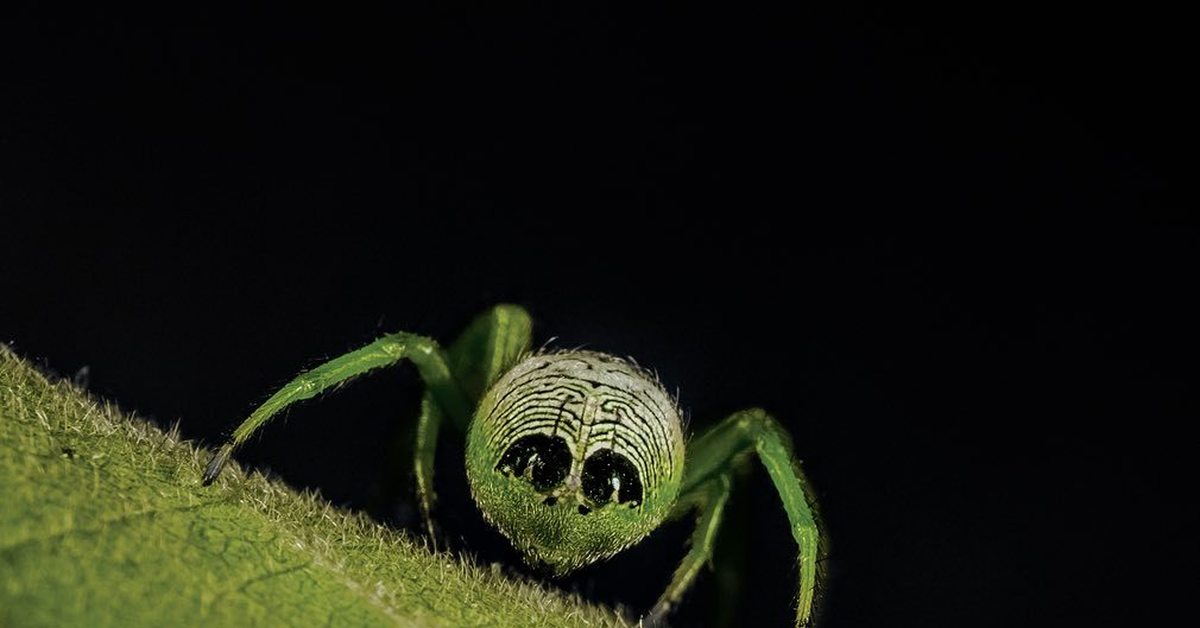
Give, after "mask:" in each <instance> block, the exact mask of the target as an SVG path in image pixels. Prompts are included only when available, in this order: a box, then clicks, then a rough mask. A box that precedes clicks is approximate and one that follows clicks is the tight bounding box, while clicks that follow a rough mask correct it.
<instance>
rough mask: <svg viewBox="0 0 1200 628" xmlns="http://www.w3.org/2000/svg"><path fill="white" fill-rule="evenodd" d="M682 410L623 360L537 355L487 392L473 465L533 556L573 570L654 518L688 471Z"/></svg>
mask: <svg viewBox="0 0 1200 628" xmlns="http://www.w3.org/2000/svg"><path fill="white" fill-rule="evenodd" d="M683 454H684V449H683V431H682V428H681V426H680V421H679V411H678V410H677V409H676V407H675V403H674V401H673V400H672V399H671V397H670V396H669V395H667V393H666V391H664V390H663V389H662V386H661V385H660V384H659V383H658V382H657V381H656V380H655V379H654V378H653V377H651V376H650V375H649V374H647V373H645V372H644V371H642V370H641V369H640V368H638V367H636V366H634V365H632V364H630V363H629V362H626V361H624V360H621V359H618V358H614V357H612V356H608V355H604V354H601V353H595V352H591V351H573V352H565V353H551V354H542V355H534V356H530V357H527V358H525V359H523V360H522V361H520V362H518V363H517V364H516V365H515V366H513V367H512V368H511V369H509V370H508V371H507V372H506V373H505V374H504V375H503V376H501V377H500V379H499V380H497V381H496V383H495V384H494V385H493V386H492V387H491V388H490V389H489V390H488V392H487V393H486V394H484V396H483V398H482V400H480V402H479V407H478V408H477V409H476V411H475V417H474V420H473V421H472V422H471V428H470V432H469V434H468V437H467V477H468V478H469V480H470V482H471V492H472V494H473V495H474V496H475V501H476V502H477V503H478V504H479V507H480V509H481V510H482V511H483V513H484V515H485V516H486V517H487V518H488V519H489V520H490V521H491V522H492V523H493V524H494V525H495V526H496V527H497V528H499V529H500V531H501V532H503V533H504V535H505V536H507V537H508V538H509V539H510V540H511V541H512V542H513V544H514V545H515V546H516V547H517V548H518V549H519V550H521V552H522V553H523V554H525V556H526V558H527V559H528V560H529V561H530V562H533V563H538V564H544V565H546V566H548V567H549V568H550V569H551V570H552V571H554V572H556V573H565V572H568V571H571V570H574V569H577V568H579V567H582V566H583V565H586V564H588V563H591V562H594V561H596V560H599V559H601V558H605V557H608V556H611V555H612V554H615V553H617V552H619V551H621V550H622V549H624V548H625V547H628V546H629V545H632V544H633V543H636V542H638V541H639V540H641V539H642V537H644V536H645V535H647V534H649V533H650V531H651V530H653V529H655V528H657V527H658V526H659V524H661V523H662V521H663V519H664V518H666V516H667V514H668V513H669V512H670V510H671V506H672V505H674V502H675V497H676V495H677V494H678V492H679V482H680V479H681V478H682V476H683V459H684V455H683Z"/></svg>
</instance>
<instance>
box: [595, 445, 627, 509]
mask: <svg viewBox="0 0 1200 628" xmlns="http://www.w3.org/2000/svg"><path fill="white" fill-rule="evenodd" d="M582 481H583V494H584V495H587V498H588V499H590V500H592V502H593V503H595V504H596V505H597V506H600V505H603V504H607V503H608V502H610V501H612V499H613V493H614V492H615V493H616V499H617V502H618V503H621V504H624V503H628V504H629V505H630V506H637V505H638V504H641V503H642V481H641V480H640V479H638V474H637V469H636V468H634V466H633V463H632V462H630V461H629V459H628V458H626V457H625V456H622V455H621V454H619V453H616V452H614V451H612V450H611V449H601V450H600V451H597V452H596V453H594V454H592V456H591V457H590V458H588V459H587V460H585V461H584V463H583V478H582Z"/></svg>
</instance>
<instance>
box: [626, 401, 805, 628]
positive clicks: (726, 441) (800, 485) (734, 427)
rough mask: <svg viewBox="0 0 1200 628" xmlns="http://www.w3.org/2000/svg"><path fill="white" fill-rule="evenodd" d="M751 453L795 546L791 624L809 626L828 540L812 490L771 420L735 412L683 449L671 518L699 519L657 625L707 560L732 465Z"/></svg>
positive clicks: (758, 413) (653, 616)
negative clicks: (690, 514)
mask: <svg viewBox="0 0 1200 628" xmlns="http://www.w3.org/2000/svg"><path fill="white" fill-rule="evenodd" d="M751 452H753V453H755V454H757V456H758V459H759V461H761V462H762V464H763V466H764V467H766V469H767V474H768V475H769V476H770V477H771V482H772V483H773V484H774V485H775V490H776V491H778V492H779V498H780V500H781V501H782V502H783V508H784V510H785V511H786V512H787V516H788V522H789V523H790V524H791V530H792V537H793V538H794V539H795V540H796V544H797V545H798V546H799V556H798V563H799V568H800V587H799V589H800V590H799V595H798V597H797V601H796V625H797V626H810V625H811V624H812V620H813V609H814V605H815V602H816V597H817V591H818V585H819V581H820V578H821V575H822V574H821V569H820V560H821V557H822V556H823V554H824V553H825V551H826V548H825V546H826V545H827V541H826V539H825V537H824V535H823V533H822V531H821V529H820V528H819V526H818V523H817V517H816V500H815V499H814V497H813V494H812V490H811V486H810V485H809V483H808V480H807V479H806V478H805V476H804V473H803V472H802V471H801V470H800V464H799V462H798V461H797V460H795V458H794V457H793V456H792V446H791V438H790V437H789V436H788V434H787V431H786V430H784V429H783V426H781V425H780V424H779V422H778V421H776V420H775V419H774V418H773V417H771V416H770V415H769V414H767V413H766V412H764V411H763V410H760V409H757V408H755V409H750V410H743V411H741V412H737V413H735V414H733V415H732V416H730V417H729V418H727V419H725V420H724V421H722V422H721V423H719V424H718V425H716V426H715V427H713V428H712V429H710V430H709V431H707V432H705V433H704V434H703V435H702V436H700V437H699V438H697V439H696V440H695V441H694V442H692V443H690V444H689V445H688V458H687V466H686V467H685V469H684V478H683V484H682V486H681V490H680V498H679V499H680V501H679V505H678V506H677V508H676V510H677V512H676V513H674V514H676V515H682V514H684V513H686V512H687V511H690V510H692V509H696V510H698V511H699V518H698V520H697V524H696V530H695V532H694V533H693V535H692V547H691V549H690V550H689V552H688V554H687V556H685V557H684V559H683V562H682V563H680V565H679V568H678V569H676V571H675V575H674V576H673V577H672V580H671V584H670V585H669V586H668V587H667V590H666V591H665V592H664V593H663V595H662V597H661V598H659V601H658V603H657V604H655V606H654V608H653V609H652V610H651V611H650V615H649V619H650V620H651V621H652V622H653V621H657V620H659V619H661V618H663V617H665V616H666V614H667V612H668V611H669V610H670V608H671V607H672V606H673V605H674V604H676V603H677V602H678V601H679V599H680V598H681V597H682V595H683V593H684V591H686V590H687V588H688V587H689V586H690V585H691V583H692V581H693V580H695V578H696V576H697V575H698V574H699V571H700V568H701V567H702V566H703V565H704V564H705V563H707V562H708V561H709V560H711V558H712V551H713V543H714V540H715V537H716V533H717V530H718V529H719V527H720V524H721V515H722V512H723V510H724V507H725V502H726V501H727V500H728V497H729V493H730V492H731V490H732V489H731V486H732V484H731V481H730V476H731V474H732V472H733V470H734V467H735V463H736V461H737V460H738V459H739V458H741V457H742V456H744V455H746V454H749V453H751Z"/></svg>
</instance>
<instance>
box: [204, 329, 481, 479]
mask: <svg viewBox="0 0 1200 628" xmlns="http://www.w3.org/2000/svg"><path fill="white" fill-rule="evenodd" d="M404 359H409V360H412V362H413V364H414V365H416V367H417V372H418V373H420V375H421V379H423V380H424V381H425V386H426V387H427V388H428V390H429V392H430V393H431V394H433V395H434V397H436V398H437V401H438V404H439V405H441V406H442V407H443V408H445V409H446V410H447V411H448V412H450V413H451V414H452V415H454V416H455V417H461V419H460V420H462V421H463V422H464V423H465V422H466V421H467V420H469V412H470V410H471V408H470V406H469V405H468V403H467V400H466V398H465V397H463V394H462V391H460V390H459V388H458V385H457V383H456V382H455V381H454V377H453V376H452V375H451V373H450V367H449V365H448V363H447V360H446V355H445V353H443V351H442V349H441V347H439V346H438V344H437V342H435V341H434V340H433V339H431V338H426V337H424V336H418V335H416V334H410V333H407V332H399V333H395V334H388V335H387V336H384V337H382V338H380V339H379V340H376V341H375V342H372V343H371V344H369V345H367V346H365V347H362V348H361V349H356V350H354V351H351V352H349V353H346V354H344V355H341V356H338V357H336V358H334V359H332V360H330V361H328V362H326V363H324V364H322V365H320V366H318V367H316V368H314V369H312V370H311V371H306V372H304V373H301V374H299V375H297V376H296V377H295V378H294V379H293V380H292V381H290V382H288V383H287V384H285V385H284V386H283V388H281V389H280V390H279V391H278V392H276V393H275V394H274V395H271V397H270V398H268V399H267V400H266V401H265V402H263V404H262V405H261V406H259V407H258V408H256V409H255V410H254V412H251V413H250V416H249V417H247V418H246V420H245V421H242V424H241V425H239V426H238V427H237V429H235V430H234V431H233V436H232V437H231V438H230V439H229V442H228V443H226V444H225V445H223V446H222V447H221V449H220V450H218V451H217V454H216V455H215V456H213V458H212V460H210V461H209V463H208V466H207V467H205V469H204V484H206V485H207V484H211V483H212V482H213V480H215V479H217V476H218V475H219V474H220V473H221V469H222V468H223V467H224V466H225V462H226V461H228V460H229V456H230V455H232V454H233V451H234V450H235V449H236V448H237V447H238V446H240V445H241V444H242V443H244V442H246V440H247V439H249V438H250V436H252V435H253V434H254V433H255V432H257V431H258V430H259V429H260V428H261V427H262V426H264V425H266V424H267V422H268V421H270V420H271V418H272V417H274V416H276V415H277V414H278V413H279V412H280V411H281V410H283V409H284V408H286V407H288V406H290V405H291V404H293V403H296V402H297V401H303V400H305V399H311V398H312V397H315V396H317V395H319V394H321V393H322V392H324V391H325V390H328V389H330V388H332V387H334V386H337V385H338V384H341V383H342V382H345V381H347V380H349V379H351V378H353V377H355V376H357V375H362V374H363V373H366V372H367V371H371V370H374V369H377V368H381V367H385V366H392V365H394V364H396V363H398V362H400V361H401V360H404Z"/></svg>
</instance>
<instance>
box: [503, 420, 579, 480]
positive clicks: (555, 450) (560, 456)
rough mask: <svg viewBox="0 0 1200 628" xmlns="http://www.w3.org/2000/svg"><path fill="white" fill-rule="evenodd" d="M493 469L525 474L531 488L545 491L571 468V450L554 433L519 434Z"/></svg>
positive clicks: (516, 474)
mask: <svg viewBox="0 0 1200 628" xmlns="http://www.w3.org/2000/svg"><path fill="white" fill-rule="evenodd" d="M496 470H497V471H499V472H501V473H503V474H505V475H513V476H516V477H528V478H529V480H530V482H531V483H532V484H533V487H534V488H536V489H537V490H539V491H548V490H550V489H552V488H554V487H555V486H558V485H559V484H561V483H562V481H563V479H564V478H566V477H567V472H568V471H570V470H571V450H569V449H567V443H566V441H564V440H563V439H562V438H561V437H558V436H547V435H545V434H533V435H531V436H523V437H521V438H519V439H517V442H515V443H513V444H512V445H511V446H509V448H508V451H506V452H504V455H503V456H501V457H500V463H499V464H497V465H496Z"/></svg>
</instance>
